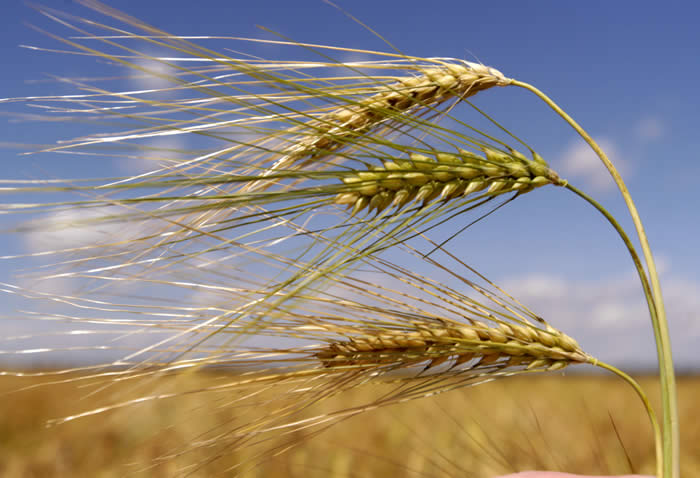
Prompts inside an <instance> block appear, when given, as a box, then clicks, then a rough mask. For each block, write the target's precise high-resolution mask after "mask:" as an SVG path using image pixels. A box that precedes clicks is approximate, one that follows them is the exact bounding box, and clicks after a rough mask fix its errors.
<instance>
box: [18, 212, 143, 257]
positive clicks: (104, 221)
mask: <svg viewBox="0 0 700 478" xmlns="http://www.w3.org/2000/svg"><path fill="white" fill-rule="evenodd" d="M128 213H129V211H128V210H125V209H121V208H118V207H116V206H114V207H112V206H108V207H96V208H89V209H68V210H65V211H58V212H55V213H51V214H47V215H45V216H42V217H41V218H40V219H37V220H35V221H33V222H32V224H31V225H30V226H29V230H28V231H27V232H26V234H25V236H24V238H25V244H26V245H27V246H28V248H29V249H30V250H31V251H32V252H43V251H49V250H60V249H74V248H83V247H90V246H99V245H106V244H113V243H118V242H122V241H126V240H129V239H135V238H137V237H140V236H141V235H143V233H144V231H145V230H146V229H145V227H146V226H145V222H144V221H133V220H131V221H130V220H127V219H123V220H118V219H117V218H118V217H119V216H121V215H125V214H128ZM110 218H112V219H110Z"/></svg>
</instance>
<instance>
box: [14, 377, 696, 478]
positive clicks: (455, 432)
mask: <svg viewBox="0 0 700 478" xmlns="http://www.w3.org/2000/svg"><path fill="white" fill-rule="evenodd" d="M76 378H77V379H78V380H75V379H76ZM79 378H80V377H76V376H73V377H66V376H59V377H58V378H57V377H56V376H54V377H52V378H51V379H50V380H49V379H46V378H26V377H2V378H1V379H0V391H1V393H2V394H1V395H0V397H1V398H0V407H1V410H0V476H2V477H54V476H61V477H69V476H70V477H83V476H84V477H113V476H154V477H168V476H193V477H200V476H202V477H203V476H245V477H277V476H280V477H287V476H288V477H384V476H387V477H388V476H406V477H467V478H468V477H487V478H488V477H493V476H497V475H498V474H502V473H509V472H514V471H522V470H528V469H546V470H559V471H569V472H575V473H590V474H621V473H630V472H635V473H646V474H652V473H653V469H654V468H653V467H654V456H653V441H652V434H651V430H650V427H649V423H648V420H647V418H646V415H645V413H644V410H643V408H642V406H641V404H640V403H639V400H638V399H637V397H636V396H635V395H634V394H633V392H632V390H631V389H630V388H629V387H628V386H627V385H626V384H624V383H623V382H621V381H619V380H616V379H614V378H608V377H602V376H585V375H571V374H568V375H565V376H562V374H561V373H559V374H551V375H547V376H527V377H513V378H507V379H503V380H498V381H495V382H492V383H488V384H483V385H479V386H476V387H470V388H465V389H462V390H457V391H453V392H449V393H446V394H443V395H440V396H436V397H432V398H427V399H423V400H417V401H413V402H409V403H404V404H401V405H396V406H389V407H384V408H380V409H378V410H374V411H370V412H365V413H362V414H360V415H358V416H355V417H353V418H351V419H348V420H345V421H342V422H340V423H337V424H335V425H333V426H331V427H328V428H327V429H325V430H315V431H316V432H318V433H312V434H311V435H309V436H304V435H303V434H302V433H300V432H298V431H297V432H295V433H294V434H284V433H281V434H280V436H279V440H280V443H279V444H275V443H265V446H266V448H265V449H274V448H275V447H277V446H278V445H280V446H281V448H277V450H278V452H277V453H271V452H266V453H264V454H263V455H257V454H256V453H257V451H256V450H254V449H251V448H246V449H244V450H238V451H235V450H232V449H230V448H227V447H217V446H216V444H211V445H210V446H206V447H198V448H195V449H194V450H190V451H187V452H182V453H181V452H180V451H181V450H186V449H187V446H188V445H191V444H192V439H193V437H195V440H196V437H197V436H204V435H205V434H209V433H211V432H212V430H214V431H216V430H217V429H218V430H221V433H222V434H225V433H226V431H227V430H230V426H229V425H230V424H231V423H232V422H233V420H234V419H239V420H240V419H242V420H245V417H240V416H237V414H238V413H239V412H240V411H239V410H237V409H236V406H235V404H228V405H227V403H226V400H225V397H219V399H218V400H217V401H216V403H212V402H211V397H210V396H209V395H207V394H198V393H191V394H185V395H181V396H178V397H175V398H169V399H163V400H155V401H151V402H148V403H143V404H139V405H134V406H131V407H128V408H124V409H120V410H118V411H111V412H107V413H103V414H98V415H94V416H88V417H85V418H80V419H77V420H75V421H71V422H68V423H64V424H62V425H55V426H50V427H47V426H46V420H47V419H50V418H57V417H63V416H67V415H70V414H73V413H76V411H85V410H89V409H93V408H96V407H99V406H101V405H102V404H103V401H102V400H103V399H104V397H105V395H106V394H119V396H120V399H122V400H123V399H128V398H129V397H136V396H138V393H139V390H138V387H136V386H135V385H134V384H133V383H121V382H116V381H115V382H114V383H110V384H108V386H106V387H105V388H104V389H102V390H99V391H97V392H95V391H94V390H92V389H91V390H89V391H88V390H86V389H85V388H84V387H81V380H79ZM228 378H230V377H228ZM226 379H227V376H226V375H225V374H214V373H200V374H195V375H190V376H186V377H179V378H177V377H175V378H173V377H171V378H159V379H157V380H159V381H162V383H151V384H150V385H151V386H155V389H158V390H162V391H164V392H172V391H176V390H177V389H178V388H180V387H182V389H183V390H185V389H187V390H191V389H192V388H193V386H194V388H197V387H199V388H202V389H203V388H206V387H209V386H212V385H216V384H217V383H221V381H222V380H226ZM66 380H68V381H66ZM48 382H52V383H51V384H50V385H48ZM60 382H63V383H60ZM641 382H642V385H643V386H644V387H645V388H646V389H647V390H649V392H650V394H651V395H652V396H656V393H657V391H658V390H657V386H656V380H655V379H653V378H641ZM381 388H382V385H372V386H368V387H366V388H364V389H363V388H360V389H358V390H356V391H353V392H351V393H349V394H344V395H341V396H336V397H333V398H330V399H329V400H330V401H335V403H332V404H331V405H332V406H335V407H344V406H352V404H353V403H356V402H357V400H358V399H359V400H362V399H363V398H364V397H363V396H362V395H363V394H373V395H376V394H380V393H381ZM679 393H680V407H681V408H680V413H681V422H682V447H683V448H682V455H683V456H682V476H684V477H693V476H700V421H699V420H698V413H697V397H698V396H700V378H699V377H682V378H681V379H680V381H679ZM222 398H223V400H222ZM346 404H347V405H346ZM656 405H658V404H656ZM193 411H197V412H198V413H193ZM263 412H264V410H263ZM287 443H294V444H295V445H294V446H293V447H291V448H289V447H287V445H286V444H287Z"/></svg>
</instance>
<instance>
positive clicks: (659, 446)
mask: <svg viewBox="0 0 700 478" xmlns="http://www.w3.org/2000/svg"><path fill="white" fill-rule="evenodd" d="M591 363H592V364H593V365H595V366H596V367H600V368H603V369H605V370H608V371H609V372H612V373H614V374H615V375H617V376H618V377H620V378H622V379H623V380H624V381H626V382H627V383H629V384H630V385H631V386H632V388H634V391H635V392H637V395H638V396H639V398H640V399H641V400H642V403H643V404H644V408H646V411H647V414H648V415H649V421H650V422H651V428H652V429H653V430H654V449H655V450H656V476H662V474H663V443H662V441H661V436H662V433H661V429H660V427H659V421H658V420H657V418H656V413H655V412H654V407H652V406H651V403H649V397H647V395H646V393H644V390H642V387H641V386H640V385H639V383H637V381H636V380H635V379H633V378H632V377H630V376H629V375H627V374H626V373H625V372H623V371H622V370H620V369H618V368H617V367H613V366H612V365H609V364H607V363H605V362H599V361H598V360H595V359H594V360H593V361H592V362H591Z"/></svg>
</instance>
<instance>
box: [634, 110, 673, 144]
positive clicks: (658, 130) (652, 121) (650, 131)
mask: <svg viewBox="0 0 700 478" xmlns="http://www.w3.org/2000/svg"><path fill="white" fill-rule="evenodd" d="M635 134H636V135H637V138H638V139H640V140H642V141H647V142H650V141H656V140H659V139H661V138H663V137H664V135H665V134H666V125H665V123H664V122H663V121H662V120H661V118H658V117H655V116H645V117H643V118H641V119H640V120H639V121H638V122H637V124H636V125H635Z"/></svg>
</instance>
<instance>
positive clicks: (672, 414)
mask: <svg viewBox="0 0 700 478" xmlns="http://www.w3.org/2000/svg"><path fill="white" fill-rule="evenodd" d="M511 85H514V86H519V87H521V88H525V89H526V90H528V91H530V92H532V93H534V94H535V95H537V96H538V97H539V98H540V99H541V100H542V101H544V102H545V103H546V104H547V105H549V106H550V108H552V109H553V110H554V111H555V112H556V113H557V114H558V115H559V116H561V117H562V118H563V119H564V120H565V121H566V122H567V123H569V125H570V126H571V127H572V128H574V130H576V132H577V133H578V134H579V135H581V137H582V138H583V139H584V140H585V141H586V143H588V145H589V146H590V147H591V149H593V151H595V153H596V154H597V155H598V157H599V158H600V160H601V161H602V162H603V164H604V165H605V167H606V168H607V169H608V171H609V172H610V175H611V176H612V177H613V180H614V181H615V183H616V184H617V187H618V188H619V189H620V192H621V193H622V197H623V198H624V200H625V204H626V205H627V209H628V210H629V213H630V216H632V221H633V222H634V227H635V229H636V230H637V235H638V237H639V243H640V244H641V246H642V252H643V254H644V260H645V261H646V265H647V269H648V270H649V276H648V277H649V279H650V282H651V289H652V296H653V303H654V308H655V310H656V315H655V316H654V315H653V314H652V317H651V320H652V324H653V328H654V334H655V339H656V350H657V355H658V358H659V378H660V380H661V403H662V407H663V422H664V427H663V451H664V453H663V457H664V466H663V475H662V476H663V477H664V478H680V433H679V428H678V397H677V393H676V379H675V374H674V370H673V358H672V355H671V339H670V337H669V332H668V321H667V320H666V311H665V309H664V302H663V297H662V295H661V285H660V283H659V276H658V274H657V272H656V265H655V264H654V257H653V255H652V253H651V248H650V247H649V240H648V239H647V236H646V232H645V231H644V226H643V225H642V220H641V218H640V217H639V213H638V212H637V208H636V206H635V205H634V202H633V201H632V197H631V196H630V193H629V191H628V190H627V186H626V185H625V183H624V181H623V180H622V177H621V176H620V173H618V171H617V169H615V166H614V165H613V163H612V162H611V161H610V159H608V157H607V156H606V155H605V153H604V152H603V150H602V149H600V146H598V144H596V142H595V141H593V138H591V137H590V135H589V134H588V133H586V131H584V129H583V128H582V127H581V126H580V125H579V124H578V123H577V122H576V121H574V119H573V118H571V116H569V115H568V114H566V112H564V110H562V109H561V108H560V107H559V106H558V105H557V104H556V103H554V101H552V100H551V99H550V98H549V97H548V96H547V95H545V94H544V93H542V92H541V91H540V90H538V89H537V88H535V87H534V86H532V85H529V84H527V83H523V82H520V81H517V80H512V81H511ZM645 292H646V291H645Z"/></svg>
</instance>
